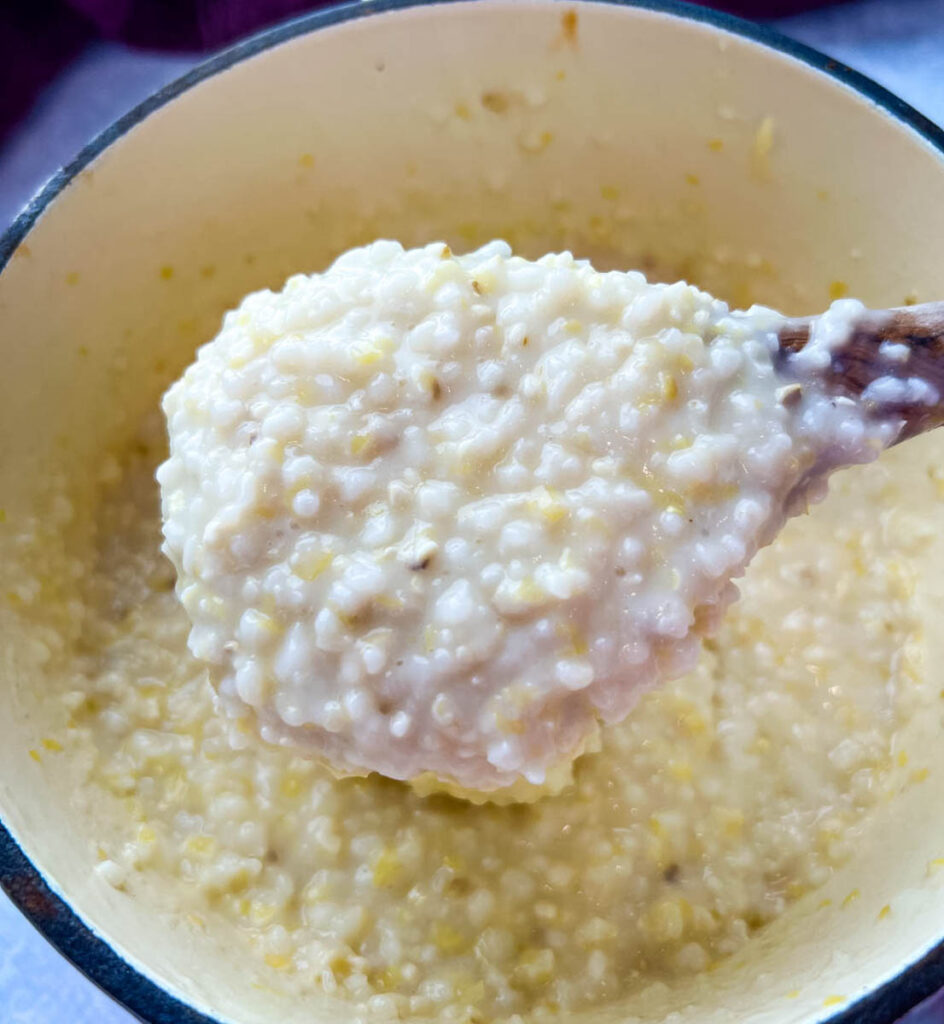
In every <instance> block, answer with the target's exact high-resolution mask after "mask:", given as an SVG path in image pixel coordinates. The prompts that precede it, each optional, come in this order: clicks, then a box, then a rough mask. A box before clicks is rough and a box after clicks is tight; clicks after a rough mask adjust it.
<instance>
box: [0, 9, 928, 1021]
mask: <svg viewBox="0 0 944 1024" xmlns="http://www.w3.org/2000/svg"><path fill="white" fill-rule="evenodd" d="M449 2H450V0H360V2H353V3H345V4H341V5H338V6H334V7H328V8H323V9H321V10H318V11H314V12H312V13H310V14H305V15H302V16H301V17H298V18H293V19H291V20H290V21H286V22H283V23H282V24H279V25H276V26H274V27H273V28H269V29H265V30H263V31H262V32H259V33H257V34H256V35H253V36H250V37H249V38H248V39H245V40H243V41H242V42H239V43H236V44H235V45H233V46H231V47H228V48H227V49H225V50H223V51H221V52H220V53H218V54H217V55H215V56H213V57H211V58H209V59H208V60H206V61H204V62H203V63H202V64H200V65H198V66H197V67H195V68H194V69H193V70H191V71H189V72H188V73H187V74H185V75H183V76H182V77H180V78H178V79H176V80H175V81H174V82H171V83H170V84H169V85H166V86H165V87H164V88H163V89H160V90H158V91H157V92H155V93H154V94H153V95H152V96H150V97H148V98H147V99H146V100H144V102H143V103H140V104H139V105H138V106H137V107H135V108H134V109H133V110H132V111H130V112H129V113H127V114H125V115H124V116H123V117H121V118H119V119H118V120H117V121H116V122H115V123H114V124H112V125H111V126H110V127H108V128H106V129H105V130H104V131H103V132H102V133H101V134H100V135H98V136H97V137H96V138H94V139H93V140H92V141H91V142H89V143H88V145H86V146H85V147H84V148H83V149H82V150H81V151H80V152H79V154H78V156H76V158H75V159H74V160H73V161H72V162H71V163H70V164H68V165H67V166H66V167H63V168H62V169H61V170H59V171H57V172H56V173H55V174H54V175H53V176H52V177H51V178H50V179H49V180H48V181H47V182H46V184H45V185H44V186H43V187H42V188H41V189H40V191H39V192H38V193H37V194H36V195H35V196H34V197H33V199H31V200H30V202H29V203H27V205H26V206H25V207H24V209H23V211H22V212H21V213H20V215H19V216H18V217H17V218H16V220H15V221H14V222H13V223H12V224H11V225H10V227H9V228H8V229H7V230H6V231H5V232H4V233H3V235H2V236H0V272H2V270H3V268H4V267H5V266H6V264H7V263H8V262H9V260H10V258H11V257H12V255H13V253H14V251H15V250H16V248H17V246H18V245H19V244H20V242H22V241H23V239H24V238H25V237H26V236H27V234H28V233H29V232H30V230H31V229H32V227H33V225H34V224H35V223H36V222H37V220H39V218H40V217H41V216H42V214H43V213H44V212H45V210H46V208H47V207H48V206H49V205H50V204H51V203H52V202H53V200H54V199H55V198H56V197H57V196H58V195H59V193H60V192H62V191H63V189H65V187H66V186H67V185H68V184H69V182H71V181H72V179H73V178H75V177H76V175H77V174H79V172H80V171H82V170H83V169H84V168H85V167H86V166H87V165H88V164H90V163H91V162H92V161H93V160H94V159H95V158H96V157H97V156H98V155H99V154H100V153H102V152H103V150H105V149H107V148H108V146H110V145H111V144H112V143H113V142H115V141H116V140H117V139H119V138H121V136H122V135H124V134H125V133H126V132H128V131H130V130H131V129H132V128H134V127H135V125H137V124H139V123H140V122H141V121H143V120H144V119H145V118H146V117H147V116H148V115H149V114H151V113H152V112H153V111H155V110H157V109H158V108H159V107H162V106H164V104H165V103H169V102H170V101H171V100H173V99H175V98H176V97H177V96H179V95H180V94H181V93H183V92H185V91H186V90H187V89H190V88H191V87H192V86H195V85H197V84H198V83H199V82H202V81H203V80H204V79H207V78H210V77H211V76H212V75H216V74H218V73H219V72H221V71H225V70H226V69H227V68H230V67H232V66H233V65H234V64H238V63H239V62H240V61H243V60H246V59H247V58H249V57H253V56H255V55H256V54H258V53H261V52H263V51H264V50H269V49H271V48H272V47H274V46H278V45H279V44H280V43H283V42H286V41H287V40H290V39H294V38H296V37H297V36H301V35H305V34H306V33H309V32H314V31H317V30H318V29H322V28H327V27H329V26H331V25H338V24H341V23H342V22H345V21H352V20H354V19H357V18H364V17H369V16H371V15H373V14H379V13H383V12H385V11H395V10H402V9H404V8H409V7H417V6H429V5H432V4H438V3H443V4H444V3H449ZM561 2H566V0H561ZM598 2H603V3H611V4H615V5H617V6H623V7H637V8H642V9H644V10H650V11H656V12H659V13H662V14H668V15H672V16H675V17H678V18H683V19H687V20H689V21H696V22H704V23H706V24H709V25H712V26H714V27H716V28H719V29H722V30H724V31H726V32H730V33H732V34H734V35H738V36H741V37H743V38H746V39H750V40H752V41H753V42H756V43H760V44H762V45H763V46H766V47H768V48H770V49H773V50H777V51H779V52H780V53H785V54H787V55H788V56H790V57H794V58H796V59H797V60H799V61H802V62H803V63H804V64H808V65H810V66H811V67H813V68H815V69H816V70H817V71H820V72H823V73H825V74H827V75H829V76H830V77H832V78H834V79H836V80H837V81H839V82H841V83H842V84H843V85H846V86H849V87H850V88H852V89H854V90H855V91H856V92H858V93H860V94H862V95H863V96H865V97H866V98H867V99H869V100H871V101H872V102H873V103H874V104H875V105H876V106H878V107H881V108H882V109H883V110H884V111H885V112H886V113H888V114H891V115H892V116H893V117H894V118H895V119H896V120H898V121H900V122H902V123H903V124H905V125H907V126H908V127H909V128H911V129H912V130H913V131H914V132H917V134H918V135H920V136H922V137H923V138H924V139H925V140H926V141H927V142H929V143H930V144H931V145H932V146H933V147H934V148H935V149H937V150H938V151H939V152H940V153H941V155H942V158H944V130H942V129H941V128H939V127H938V126H937V125H936V124H934V122H933V121H931V120H929V119H928V118H926V117H925V116H924V115H923V114H921V113H919V112H918V111H917V110H915V109H914V108H913V107H912V106H910V105H909V104H907V103H905V102H904V100H901V99H899V98H898V97H897V96H895V95H894V93H891V92H889V91H888V90H887V89H885V88H883V87H882V86H880V85H878V83H876V82H873V81H872V80H871V79H870V78H867V77H866V76H865V75H862V74H860V73H859V72H857V71H854V70H853V69H852V68H850V67H847V66H846V65H845V64H842V63H841V62H840V61H837V60H833V59H832V58H831V57H827V56H826V55H825V54H823V53H820V52H819V51H818V50H814V49H812V48H811V47H809V46H805V45H803V44H802V43H797V42H794V41H793V40H792V39H788V38H787V37H786V36H783V35H781V34H780V33H779V32H777V31H775V30H774V29H771V28H768V27H766V26H762V25H758V24H755V23H753V22H750V21H745V20H744V19H742V18H737V17H734V16H733V15H730V14H725V13H723V12H720V11H715V10H710V9H708V8H705V7H699V6H696V5H695V4H691V3H686V2H684V0H598ZM0 888H2V889H3V890H4V892H6V894H7V895H8V896H9V897H10V899H11V900H12V901H13V903H14V904H15V905H16V906H17V907H18V908H19V909H20V911H22V913H23V914H24V915H25V917H26V918H27V919H28V920H29V922H30V923H31V924H32V925H33V926H34V927H35V928H36V929H37V930H38V931H39V932H40V933H41V934H42V935H43V936H44V937H45V938H46V939H47V940H48V941H49V942H50V943H51V944H52V945H53V946H54V947H55V948H56V949H57V950H58V951H59V952H60V953H61V954H62V955H63V956H64V957H65V958H66V959H67V960H69V961H70V962H71V963H72V964H73V965H74V966H75V967H77V968H78V969H79V970H80V971H81V972H82V973H83V974H84V975H85V976H86V977H87V978H88V979H89V980H91V981H92V982H94V983H95V984H96V985H97V986H98V987H99V988H101V989H102V990H103V991H104V992H106V993H107V994H108V995H110V996H111V997H112V998H113V999H114V1000H115V1001H116V1002H118V1003H120V1004H121V1005H122V1006H124V1007H125V1008H126V1009H128V1010H130V1011H131V1013H133V1014H134V1015H135V1016H136V1017H137V1018H138V1019H139V1020H141V1021H144V1022H146V1024H221V1022H220V1021H217V1020H215V1019H214V1018H211V1017H207V1016H206V1015H205V1014H203V1013H201V1012H200V1011H198V1010H195V1009H193V1007H190V1006H187V1005H186V1004H184V1003H182V1002H181V1001H180V1000H179V999H177V998H176V997H174V996H172V995H171V994H170V993H169V992H166V991H165V990H164V989H162V988H161V987H160V986H159V985H157V984H156V983H155V982H153V981H151V980H150V979H149V978H147V977H146V976H145V975H144V974H142V973H141V972H140V971H138V970H136V969H135V968H134V967H132V966H131V965H130V964H129V963H127V961H125V960H124V958H123V957H121V956H120V955H119V954H118V953H117V952H116V951H115V950H114V949H112V947H111V946H110V945H109V944H108V943H107V942H106V941H105V940H104V939H103V938H101V937H100V936H98V935H97V934H96V933H95V932H94V931H93V930H92V929H91V928H90V927H89V926H88V925H86V924H85V923H84V922H83V921H82V920H81V919H80V918H79V916H78V915H77V914H76V913H75V912H74V911H73V910H72V909H71V907H70V906H69V905H68V904H67V903H66V902H65V900H63V899H62V898H61V897H60V896H58V895H57V894H56V893H55V892H53V891H52V889H51V888H50V887H49V885H48V884H47V883H46V881H45V879H44V878H43V876H42V875H41V874H40V872H39V871H38V870H37V868H36V867H35V866H34V865H33V864H32V862H31V861H30V860H29V858H28V857H27V856H26V854H25V853H24V852H23V850H22V849H20V847H19V846H18V845H17V843H16V842H15V840H14V839H13V836H12V835H11V834H10V832H9V831H8V830H7V829H6V828H5V827H4V825H3V822H2V821H0ZM942 987H944V938H942V940H941V941H940V942H939V943H938V944H937V945H936V946H934V947H933V948H932V949H931V950H929V951H928V952H927V953H926V954H925V955H924V956H923V957H921V958H920V959H919V960H916V961H914V962H913V963H911V964H909V965H908V966H907V967H906V968H905V969H904V970H902V971H901V972H900V973H899V974H898V975H896V977H894V978H893V979H891V980H890V981H888V982H886V983H885V984H883V985H881V986H879V987H878V988H877V989H875V990H874V991H873V992H871V993H869V994H867V995H865V996H863V997H862V998H861V999H858V1000H856V1001H855V1002H853V1003H852V1004H850V1005H849V1006H848V1007H846V1008H845V1009H843V1010H841V1011H840V1012H838V1013H836V1014H833V1015H832V1016H830V1017H828V1018H821V1024H893V1022H894V1021H896V1020H897V1019H898V1018H899V1017H901V1016H902V1015H903V1014H904V1013H907V1012H908V1010H910V1009H912V1008H913V1007H915V1006H917V1005H918V1004H919V1003H920V1002H922V1001H923V1000H924V999H927V998H928V997H929V996H931V995H933V994H934V992H936V991H937V990H938V989H940V988H942Z"/></svg>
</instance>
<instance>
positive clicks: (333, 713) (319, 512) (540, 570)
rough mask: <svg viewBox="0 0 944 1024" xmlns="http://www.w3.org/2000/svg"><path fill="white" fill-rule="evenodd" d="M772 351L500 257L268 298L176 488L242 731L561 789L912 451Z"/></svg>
mask: <svg viewBox="0 0 944 1024" xmlns="http://www.w3.org/2000/svg"><path fill="white" fill-rule="evenodd" d="M847 305H848V306H849V308H848V309H846V308H845V307H843V306H839V307H837V308H836V309H834V310H833V311H831V313H830V317H831V318H832V320H834V321H836V324H838V329H837V330H834V331H833V332H832V333H833V334H836V333H838V334H840V335H841V334H842V330H843V328H842V325H843V323H844V322H845V319H847V318H848V316H849V315H853V314H855V312H856V311H857V310H861V308H862V307H861V306H860V305H859V304H857V303H851V304H847ZM782 322H783V318H782V317H781V316H780V315H779V314H777V313H775V312H773V311H772V310H766V309H762V308H759V307H757V308H754V309H752V310H750V311H747V312H732V311H731V310H730V309H729V308H728V306H727V305H726V304H725V303H724V302H721V301H720V300H717V299H714V298H712V297H711V296H710V295H708V294H707V293H705V292H702V291H699V290H698V289H696V288H694V287H691V286H689V285H687V284H685V283H682V282H679V283H676V284H672V285H662V284H654V285H653V284H649V283H648V282H647V281H646V279H645V278H644V277H643V276H642V275H641V274H639V273H628V274H627V273H619V272H610V273H599V272H597V271H596V270H594V268H593V267H592V266H591V265H590V264H589V263H587V262H586V261H579V260H575V259H574V258H573V257H572V256H571V255H570V254H569V253H561V254H553V255H549V256H546V257H543V258H542V259H540V260H538V261H536V262H531V261H527V260H524V259H521V258H517V257H513V256H512V255H511V252H510V249H509V248H508V246H507V245H505V244H504V243H501V242H494V243H491V244H490V245H487V246H485V247H484V248H482V249H480V250H478V251H476V252H474V253H471V254H469V255H467V256H462V257H456V256H454V255H453V254H452V253H451V252H450V250H449V249H448V247H447V246H445V245H443V244H442V243H436V244H432V245H429V246H426V247H425V248H422V249H414V250H408V251H404V249H403V248H402V247H401V246H400V245H399V244H397V243H395V242H377V243H374V244H373V245H370V246H367V247H364V248H362V249H355V250H352V251H350V252H348V253H346V254H345V255H344V256H342V257H341V258H340V259H338V260H337V261H336V262H335V264H334V265H333V266H332V267H331V268H330V269H328V270H327V271H326V272H325V273H323V274H315V275H312V276H310V277H306V276H301V275H299V276H296V277H293V278H291V279H290V280H289V281H288V283H287V284H286V286H285V288H284V289H283V290H282V291H281V292H279V293H273V292H269V291H266V292H259V293H256V294H254V295H251V296H249V297H248V298H247V299H245V300H244V302H243V303H242V304H241V305H240V307H239V308H238V309H237V310H234V311H233V312H231V313H229V314H227V316H226V318H225V319H224V323H223V328H222V330H221V332H220V334H219V335H218V337H217V338H216V339H215V340H214V341H213V342H211V343H210V344H208V345H206V346H204V347H203V348H202V349H201V350H200V352H199V354H198V358H197V361H196V362H195V363H194V364H193V365H192V366H191V367H190V368H189V369H188V370H187V371H186V373H185V374H184V376H183V378H182V379H181V380H180V381H179V382H178V383H177V384H175V385H174V386H173V387H172V388H171V389H170V391H169V392H168V394H167V396H166V398H165V402H164V408H165V411H166V414H167V420H168V430H169V435H170V458H169V459H168V461H167V462H166V463H165V464H164V465H163V466H162V467H161V469H160V471H159V474H158V479H159V480H160V483H161V489H162V495H163V509H164V518H165V524H164V534H165V539H166V544H165V550H166V552H167V553H168V555H169V556H170V557H171V559H172V560H173V562H174V563H175V565H176V566H177V569H178V572H179V577H180V582H179V587H178V590H179V595H180V599H181V602H182V604H183V605H184V607H185V608H186V610H187V612H188V614H189V616H190V618H191V620H192V623H193V625H192V630H191V632H190V636H189V645H190V649H191V650H192V651H193V653H194V654H195V655H197V656H198V657H199V658H201V659H203V660H205V661H206V662H208V663H209V665H210V671H211V678H212V680H213V682H214V684H215V685H216V687H217V688H218V690H219V692H220V694H221V697H222V698H223V705H224V707H227V708H228V709H230V710H231V711H232V712H233V713H234V714H236V715H237V716H239V715H241V716H242V719H241V720H242V721H244V722H248V723H249V724H250V725H252V726H253V727H256V724H258V726H259V727H261V732H262V735H263V737H264V738H265V739H267V740H271V741H275V742H284V743H286V744H294V745H297V746H300V747H303V748H305V749H308V750H311V751H314V752H316V753H318V754H320V755H322V756H324V757H326V759H327V760H328V761H330V762H331V763H332V764H333V765H335V766H336V767H339V768H341V769H343V770H346V771H349V772H355V773H357V772H359V773H362V774H363V773H364V772H366V771H369V770H376V771H379V772H381V773H383V774H384V775H387V776H390V777H393V778H398V779H412V778H416V777H417V776H422V775H423V774H424V773H432V774H433V775H435V776H438V777H440V778H443V779H446V780H449V781H450V782H454V783H458V784H459V785H460V786H462V787H466V788H468V789H470V790H495V789H497V788H499V787H502V786H507V785H509V784H512V783H516V782H518V781H520V780H521V779H522V777H524V778H525V779H526V780H527V781H528V782H530V783H533V784H536V785H541V784H544V783H545V782H546V781H547V774H548V771H549V769H550V770H552V769H553V768H554V767H555V766H556V765H559V764H561V762H563V763H564V764H566V765H568V766H569V762H570V761H571V760H572V759H573V758H574V756H576V755H578V754H580V753H581V752H582V751H583V750H584V749H586V746H587V744H588V742H593V741H595V737H596V732H597V728H598V720H600V719H602V720H604V721H607V722H617V721H619V720H621V719H623V718H624V717H625V716H626V714H627V713H628V712H629V711H630V709H631V708H632V707H633V706H634V704H635V703H636V701H637V700H638V698H639V695H640V693H641V692H642V691H644V690H646V689H648V688H650V687H651V686H652V685H653V684H654V683H656V682H659V681H660V680H662V679H665V678H667V677H672V676H675V675H678V674H680V673H681V672H683V671H685V670H687V669H689V668H690V667H691V666H692V665H693V664H694V663H695V659H696V657H697V653H698V644H699V637H700V635H701V634H702V633H703V632H705V631H706V630H710V629H711V628H713V626H714V624H715V623H716V622H717V620H718V618H719V617H720V614H721V613H722V612H723V610H724V608H725V607H726V606H727V604H728V603H729V602H730V600H731V597H732V596H733V594H734V593H735V591H734V588H733V587H732V586H731V584H730V578H731V577H732V576H738V575H740V574H741V572H742V570H743V567H744V565H745V564H746V563H747V562H748V561H749V559H750V558H751V557H752V556H753V554H754V552H755V551H756V550H757V548H758V547H759V546H760V545H762V544H764V543H766V542H767V541H769V540H770V539H771V537H772V536H773V535H774V533H775V532H776V530H777V529H778V528H779V527H780V525H781V523H782V521H783V518H784V515H785V512H787V511H791V510H792V506H796V505H801V504H802V500H799V501H798V500H797V496H798V492H799V495H800V498H802V497H805V496H806V494H807V490H808V485H809V483H810V481H811V480H814V481H815V480H818V478H819V476H820V474H822V473H823V472H824V471H826V470H828V469H831V468H833V467H834V466H835V465H837V464H843V463H847V462H861V461H866V460H868V459H871V458H874V457H875V455H876V454H877V453H878V452H879V451H880V450H881V448H882V447H883V445H884V444H885V443H887V442H888V440H889V439H890V438H891V437H892V436H893V435H894V426H893V425H892V424H889V423H884V422H882V421H880V420H877V419H869V418H867V417H866V416H865V415H864V414H863V412H862V409H861V408H860V407H859V406H857V405H855V404H854V403H852V402H851V401H849V400H845V401H843V400H841V399H840V400H838V401H837V400H836V399H835V398H833V397H830V396H827V395H825V394H824V393H823V392H822V390H821V389H819V388H818V387H817V386H816V384H815V383H813V382H810V381H807V382H805V383H804V385H803V386H802V387H801V386H799V385H796V384H794V385H792V386H786V387H785V385H786V384H787V383H788V382H787V381H786V380H785V379H784V377H783V376H781V375H780V374H779V373H778V372H777V370H776V368H775V365H774V364H775V359H774V357H775V354H776V352H777V333H776V332H777V328H778V327H779V325H780V324H781V323H782ZM831 322H832V321H831V320H830V319H829V318H828V317H827V318H826V319H825V320H824V323H826V324H827V325H828V324H829V323H831ZM824 338H825V334H824ZM821 340H822V339H821ZM820 347H823V346H818V345H817V337H816V336H815V335H814V338H813V340H812V342H811V344H810V345H809V346H808V348H809V352H805V353H804V354H803V358H804V359H806V360H807V361H809V356H810V353H817V352H818V349H819V348H820ZM824 354H825V355H826V356H827V358H828V351H824ZM796 362H797V365H798V366H800V365H802V360H800V359H798V360H796ZM247 712H251V713H252V714H251V715H250V714H247ZM568 778H569V776H568V775H567V774H566V773H565V774H563V775H560V773H559V777H558V779H557V780H556V781H557V785H561V784H563V783H565V782H566V781H567V779H568Z"/></svg>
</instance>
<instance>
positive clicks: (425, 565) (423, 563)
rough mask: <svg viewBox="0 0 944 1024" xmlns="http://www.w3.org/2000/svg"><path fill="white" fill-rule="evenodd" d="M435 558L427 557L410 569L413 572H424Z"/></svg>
mask: <svg viewBox="0 0 944 1024" xmlns="http://www.w3.org/2000/svg"><path fill="white" fill-rule="evenodd" d="M432 560H433V556H432V555H427V556H426V557H425V558H421V559H420V560H419V561H418V562H414V563H413V564H412V565H411V566H410V568H411V569H412V570H413V572H422V570H423V569H428V568H429V564H430V562H432Z"/></svg>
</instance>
